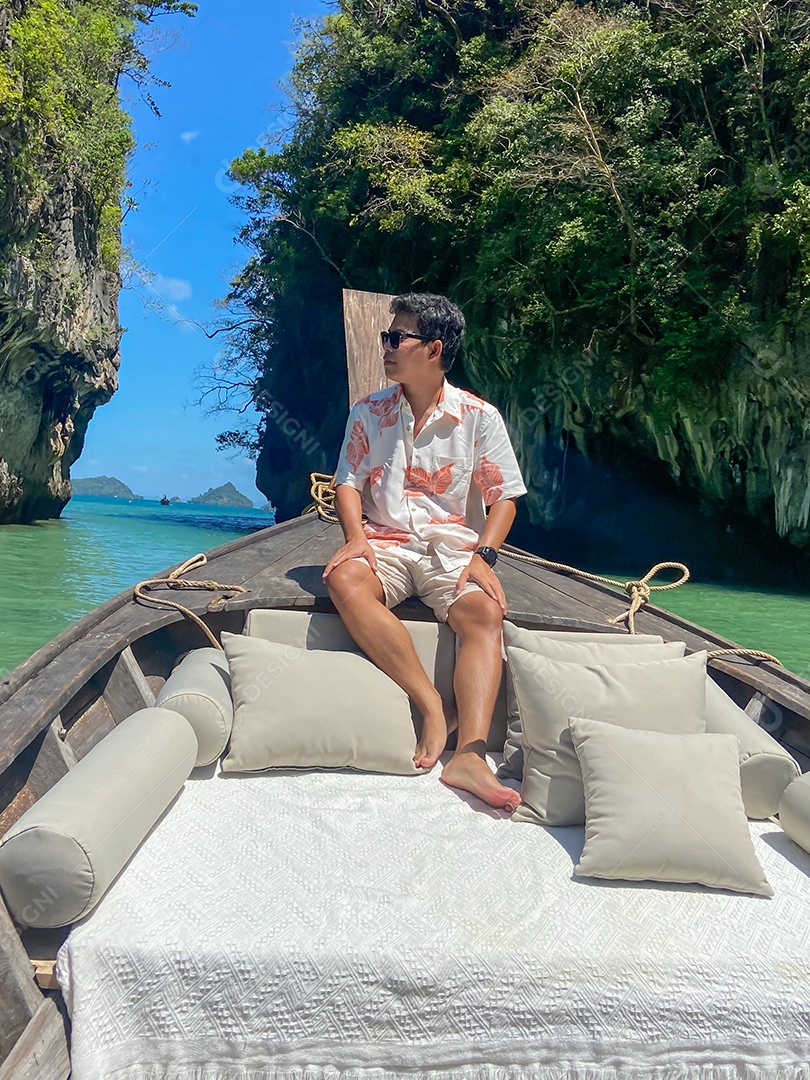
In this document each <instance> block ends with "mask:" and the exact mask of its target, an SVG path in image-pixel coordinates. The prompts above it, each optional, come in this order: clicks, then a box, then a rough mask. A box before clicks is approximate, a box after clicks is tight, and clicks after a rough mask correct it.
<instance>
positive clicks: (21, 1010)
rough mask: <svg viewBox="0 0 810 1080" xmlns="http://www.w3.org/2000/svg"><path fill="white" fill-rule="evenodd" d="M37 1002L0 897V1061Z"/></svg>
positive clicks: (30, 972)
mask: <svg viewBox="0 0 810 1080" xmlns="http://www.w3.org/2000/svg"><path fill="white" fill-rule="evenodd" d="M41 1004H42V994H41V992H40V991H39V990H38V989H37V984H36V983H35V982H34V972H33V970H32V968H31V961H30V960H29V959H28V953H27V952H26V951H25V949H24V948H23V946H22V942H21V941H20V939H19V937H18V935H17V931H16V930H15V928H14V923H13V922H12V921H11V916H10V915H9V913H8V911H7V909H6V906H5V904H4V903H3V902H2V900H0V1061H3V1060H5V1059H6V1058H7V1057H8V1055H9V1054H10V1053H11V1051H12V1049H13V1047H14V1045H15V1043H16V1042H17V1040H18V1039H19V1038H20V1036H21V1035H22V1033H23V1032H24V1031H25V1029H26V1028H27V1026H28V1024H29V1023H30V1022H31V1020H32V1019H33V1018H34V1016H35V1015H36V1012H37V1009H39V1007H40V1005H41Z"/></svg>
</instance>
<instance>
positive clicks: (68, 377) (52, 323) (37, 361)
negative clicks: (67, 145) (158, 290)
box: [0, 132, 120, 523]
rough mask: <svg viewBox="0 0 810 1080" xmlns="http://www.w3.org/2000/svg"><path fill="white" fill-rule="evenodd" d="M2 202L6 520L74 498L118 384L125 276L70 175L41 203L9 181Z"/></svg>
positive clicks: (0, 338) (0, 510)
mask: <svg viewBox="0 0 810 1080" xmlns="http://www.w3.org/2000/svg"><path fill="white" fill-rule="evenodd" d="M3 134H4V133H3V132H0V138H2V137H3ZM20 211H22V212H21V213H20ZM1 212H2V219H3V222H4V223H8V222H10V221H11V220H13V218H14V216H15V215H16V217H17V221H16V223H15V224H16V229H14V232H16V236H15V235H13V233H12V234H11V235H10V230H9V231H7V232H6V234H5V235H4V236H3V237H2V247H0V259H2V264H3V269H2V274H1V275H0V523H7V522H28V521H33V520H35V519H37V518H46V517H54V516H57V515H58V514H59V512H60V511H61V509H62V507H63V506H64V505H65V503H66V502H67V501H68V499H69V498H70V495H71V488H70V473H69V470H70V466H71V465H72V464H73V462H74V461H75V460H76V459H77V458H78V456H79V454H80V453H81V450H82V445H83V443H84V436H85V432H86V430H87V425H88V423H89V422H90V418H91V417H92V415H93V412H94V411H95V409H96V407H97V406H98V405H101V404H103V403H104V402H105V401H108V400H109V399H110V397H111V396H112V394H113V393H114V392H115V390H116V389H117V386H118V381H117V374H116V373H117V370H118V366H119V362H120V358H119V339H120V330H119V326H118V310H117V303H116V300H117V295H118V289H119V284H120V283H119V279H118V276H117V274H115V273H110V271H108V270H107V269H106V268H105V267H104V266H103V264H102V262H101V259H100V257H99V254H98V243H97V223H96V222H95V221H94V215H93V208H92V206H88V205H87V201H86V200H85V199H84V198H83V192H82V190H81V188H80V186H79V185H78V184H77V183H75V182H72V181H71V180H70V178H69V177H64V178H63V184H62V186H61V187H60V188H59V189H58V190H55V191H54V190H52V191H51V193H50V194H49V195H48V196H47V197H45V198H44V199H43V201H42V203H41V204H40V205H39V206H34V207H32V206H30V205H25V203H24V200H22V199H19V198H15V193H14V191H13V188H11V189H10V197H9V189H7V197H6V200H5V205H4V206H3V207H2V211H1ZM6 228H8V226H7V225H6ZM32 251H33V252H35V253H40V255H41V253H43V252H44V253H45V254H44V255H41V258H40V259H38V258H37V255H36V254H32Z"/></svg>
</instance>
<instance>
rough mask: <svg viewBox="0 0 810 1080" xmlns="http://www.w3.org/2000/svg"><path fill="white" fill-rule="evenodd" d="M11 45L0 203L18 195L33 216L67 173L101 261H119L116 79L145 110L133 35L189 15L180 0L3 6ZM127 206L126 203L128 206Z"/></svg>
mask: <svg viewBox="0 0 810 1080" xmlns="http://www.w3.org/2000/svg"><path fill="white" fill-rule="evenodd" d="M3 7H4V13H5V14H6V16H7V19H8V23H7V26H6V34H7V43H8V46H9V47H8V48H5V49H4V50H3V54H2V59H0V128H2V129H3V130H4V143H5V146H6V148H8V150H10V153H11V158H10V160H8V161H4V163H3V164H4V168H3V170H2V172H3V173H4V174H5V175H2V174H0V200H4V199H5V196H6V194H7V192H6V190H4V189H8V188H13V189H14V191H17V192H22V193H23V195H24V200H25V210H27V211H28V212H35V211H36V209H37V207H38V206H39V204H40V203H41V202H42V200H43V198H44V197H46V196H47V193H48V190H49V188H50V187H51V186H52V185H58V186H61V185H63V184H64V182H65V178H66V177H70V179H71V180H72V181H73V182H74V183H75V184H76V185H77V186H79V187H80V188H82V189H83V190H84V192H85V194H86V197H87V201H88V206H89V211H90V213H91V214H92V216H93V217H94V218H95V220H96V221H97V222H98V228H99V244H100V250H101V255H102V259H103V262H104V265H105V266H106V268H107V269H108V270H110V271H111V272H115V271H117V270H118V266H119V261H120V254H121V251H120V223H121V208H120V197H121V194H122V191H123V190H124V189H125V186H126V181H125V175H124V170H125V165H126V160H127V157H128V155H129V153H130V151H131V150H132V148H133V139H132V133H131V130H130V117H129V116H128V115H127V113H126V112H125V111H124V110H123V109H122V108H121V105H120V101H119V93H118V87H119V82H120V80H121V79H122V77H124V76H129V77H130V78H131V79H132V80H133V81H134V83H135V85H136V87H137V89H138V90H139V92H140V93H141V94H142V95H143V96H144V97H145V98H146V100H147V101H148V102H149V103H150V105H151V106H152V108H155V110H156V106H155V105H154V102H153V101H152V98H151V97H150V93H149V88H150V86H152V85H153V84H155V83H157V82H159V80H157V79H155V78H154V77H152V76H150V74H149V70H148V61H147V58H146V56H145V55H144V53H143V51H142V49H141V46H140V44H139V35H138V31H139V29H140V28H142V27H143V26H144V25H145V24H147V23H150V22H152V21H153V20H154V19H155V18H156V17H157V16H159V15H163V14H170V13H180V14H184V15H193V14H194V12H195V11H196V9H197V5H196V4H191V3H184V2H180V0H164V2H162V3H134V2H132V0H77V2H68V0H29V2H27V3H26V4H24V5H21V4H18V3H15V2H14V0H7V2H6V4H5V5H3ZM126 201H127V202H130V200H126Z"/></svg>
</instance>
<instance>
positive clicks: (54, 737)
mask: <svg viewBox="0 0 810 1080" xmlns="http://www.w3.org/2000/svg"><path fill="white" fill-rule="evenodd" d="M63 733H64V728H63V727H62V722H61V719H60V718H59V717H57V718H56V720H54V722H53V723H52V724H51V725H50V727H48V728H46V729H45V732H44V734H43V735H42V737H41V740H40V747H39V751H38V752H37V756H36V759H35V761H34V764H33V766H32V768H31V773H30V775H29V777H28V786H29V787H30V788H31V790H32V791H33V792H34V794H35V795H36V797H37V798H38V799H41V798H42V796H43V795H44V794H45V792H46V791H50V789H51V788H52V787H53V785H54V784H55V783H56V782H57V781H58V780H61V779H62V777H63V776H66V775H67V773H68V771H69V770H70V769H72V768H73V766H74V765H75V764H76V755H75V754H74V753H73V750H72V749H71V748H70V746H68V744H67V742H66V741H65V738H64V734H63Z"/></svg>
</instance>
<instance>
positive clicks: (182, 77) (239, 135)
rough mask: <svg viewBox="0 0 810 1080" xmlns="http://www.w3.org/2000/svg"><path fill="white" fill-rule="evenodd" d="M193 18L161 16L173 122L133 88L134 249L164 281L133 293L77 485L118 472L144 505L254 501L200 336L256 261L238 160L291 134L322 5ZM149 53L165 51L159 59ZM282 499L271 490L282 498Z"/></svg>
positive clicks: (245, 7) (252, 4)
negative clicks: (297, 84)
mask: <svg viewBox="0 0 810 1080" xmlns="http://www.w3.org/2000/svg"><path fill="white" fill-rule="evenodd" d="M199 5H200V6H199V12H198V14H197V16H196V18H194V19H183V18H180V17H174V18H172V19H165V18H164V19H160V20H158V25H159V28H160V30H161V32H162V34H163V36H164V37H166V36H172V35H173V34H176V35H177V38H178V40H177V41H176V43H175V44H174V45H173V46H172V47H171V48H165V44H166V43H165V42H164V44H163V45H161V44H160V43H156V44H155V45H154V46H153V48H154V55H153V59H152V71H153V73H154V74H155V75H157V76H158V77H159V78H161V79H165V80H167V81H168V82H170V83H171V84H172V85H171V87H170V88H163V87H155V88H154V90H153V94H154V97H155V100H156V102H157V104H158V107H159V109H160V111H161V117H160V118H157V117H155V116H154V115H153V114H152V113H151V112H150V110H149V109H148V108H147V106H146V105H145V104H144V103H143V102H141V101H139V100H137V99H136V98H135V97H134V94H133V88H132V87H131V86H129V87H126V86H124V87H123V92H124V95H125V98H126V102H125V104H126V106H127V108H128V111H129V112H130V113H131V114H132V116H133V120H134V134H135V137H136V139H137V142H138V148H137V150H136V151H135V153H134V155H133V157H132V159H131V162H130V179H131V180H132V184H133V188H132V194H133V195H134V196H135V197H136V198H137V200H138V202H139V204H140V208H139V210H138V211H137V212H135V213H130V214H129V215H128V216H127V218H126V220H125V223H124V242H125V244H126V245H127V246H128V247H129V248H130V249H131V250H132V252H133V255H134V257H135V259H136V260H137V262H138V263H140V264H142V265H143V266H144V267H145V268H146V269H147V270H148V271H149V273H150V274H151V275H153V276H152V277H151V279H147V281H146V282H145V283H144V282H141V283H140V284H138V282H137V278H136V281H135V284H136V287H135V288H133V289H127V290H125V291H124V292H122V293H121V298H120V302H119V308H120V320H121V324H122V325H123V326H124V327H126V333H125V334H124V336H123V339H122V342H121V357H122V359H121V370H120V372H119V382H120V389H119V390H118V392H117V393H116V394H115V395H114V397H113V399H112V401H110V402H109V403H108V404H107V405H104V406H102V407H101V408H100V409H98V410H96V413H95V415H94V417H93V419H92V421H91V422H90V427H89V429H88V433H87V439H86V442H85V448H84V452H83V454H82V456H81V458H80V459H79V460H78V461H77V462H76V464H75V465H74V466H73V469H72V470H71V471H72V475H73V476H99V475H107V476H116V477H118V479H119V480H123V481H124V483H126V484H129V486H130V487H131V488H132V490H133V491H134V492H135V493H136V494H138V495H144V496H146V497H147V498H149V497H158V498H159V497H160V496H161V495H162V494H164V493H166V494H168V495H169V496H173V495H179V496H180V498H183V499H185V498H189V497H191V496H194V495H198V494H200V493H201V492H202V491H205V490H206V488H208V487H210V486H216V485H219V484H223V483H225V482H226V481H228V480H230V481H231V482H232V483H233V484H235V485H236V487H237V488H238V489H239V490H240V491H242V492H244V493H245V494H246V495H247V496H248V497H249V498H252V499H253V500H254V502H255V503H258V504H261V503H263V502H264V501H265V499H264V497H263V496H262V494H261V493H260V492H259V491H258V490H257V489H256V487H255V485H254V478H255V468H254V463H253V461H251V460H249V459H247V458H244V457H241V458H235V459H231V458H229V457H228V456H227V455H226V454H225V453H222V452H219V451H217V449H216V445H215V442H214V439H215V436H216V434H217V433H218V432H220V431H223V430H226V429H228V428H230V427H234V426H236V424H237V421H238V417H236V416H235V414H233V413H226V414H222V415H218V416H209V417H206V416H205V415H204V412H203V409H202V408H201V407H200V406H198V405H195V404H193V403H194V401H195V399H196V398H197V396H198V394H199V391H198V390H197V389H196V388H195V382H194V373H195V370H196V369H198V368H200V367H201V366H203V367H205V366H207V365H209V364H210V363H211V361H212V360H213V358H214V356H215V354H216V352H217V349H218V348H219V347H220V345H219V343H218V342H217V339H214V340H213V341H211V340H209V339H208V338H206V336H205V335H204V334H203V333H202V332H201V331H200V330H198V329H196V328H195V326H194V323H195V322H199V323H203V324H205V325H207V326H208V325H210V324H211V322H212V321H213V320H214V319H215V318H216V317H217V311H216V308H215V306H214V304H215V301H216V300H217V299H219V298H221V297H222V296H224V295H225V293H226V292H227V289H228V282H229V280H230V279H231V277H232V276H233V274H234V273H235V272H236V271H237V270H238V269H239V267H240V266H241V265H242V263H243V262H244V260H245V259H246V257H247V251H246V249H245V248H243V247H241V246H240V245H238V244H235V243H234V238H235V236H236V234H237V231H238V229H239V227H240V224H241V223H242V217H241V215H240V213H239V211H238V210H237V209H236V207H234V206H233V205H232V204H231V203H230V201H229V195H230V193H231V191H232V186H231V184H230V183H229V181H228V180H227V177H226V175H225V173H226V170H227V167H228V165H229V163H230V162H231V161H232V160H233V158H235V157H237V156H238V155H239V154H241V153H242V151H243V150H244V149H245V148H246V147H248V146H253V145H257V144H259V143H261V141H262V140H263V139H265V138H266V137H267V135H268V134H269V135H270V136H271V137H272V135H273V133H274V132H277V131H278V130H279V129H280V126H281V117H280V115H279V107H280V106H283V104H284V101H285V97H284V92H283V87H282V84H283V81H284V79H285V78H286V76H287V74H288V73H289V70H290V68H291V66H292V59H293V51H294V49H295V45H296V41H297V37H296V31H295V20H296V18H302V17H303V18H317V17H320V16H322V15H324V14H326V13H327V11H328V10H329V7H328V5H327V4H326V3H324V2H322V0H286V2H278V0H241V2H239V3H234V2H233V0H230V2H228V0H199ZM147 51H148V52H151V51H152V50H150V49H147ZM271 498H272V494H271Z"/></svg>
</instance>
